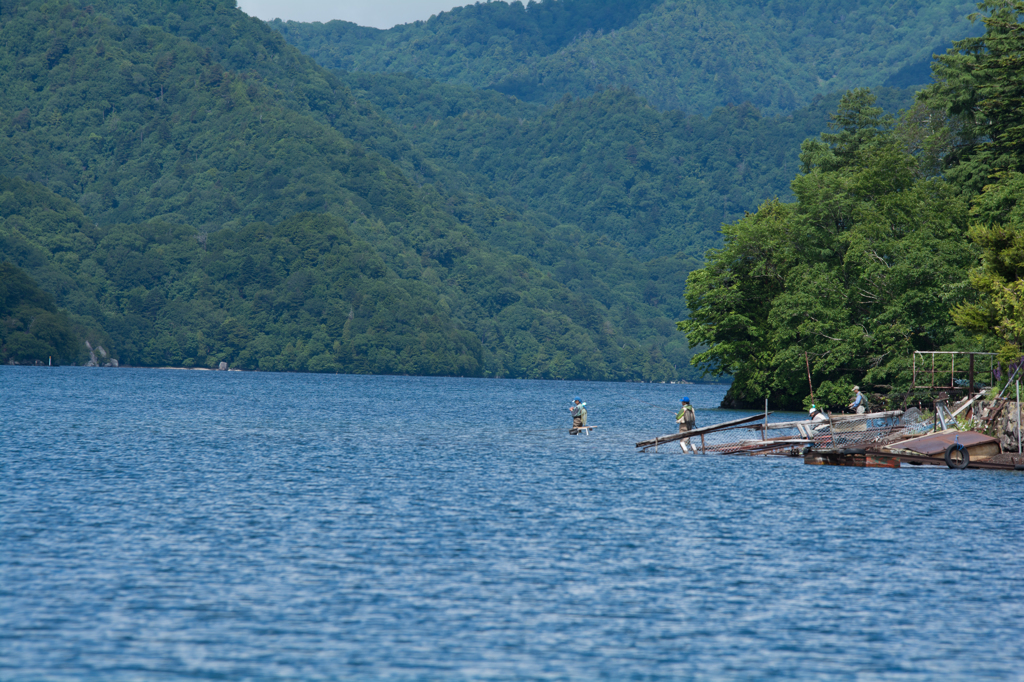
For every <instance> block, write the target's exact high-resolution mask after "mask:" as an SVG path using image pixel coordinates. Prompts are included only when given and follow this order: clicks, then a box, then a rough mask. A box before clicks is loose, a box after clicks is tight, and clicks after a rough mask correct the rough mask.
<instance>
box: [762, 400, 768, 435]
mask: <svg viewBox="0 0 1024 682" xmlns="http://www.w3.org/2000/svg"><path fill="white" fill-rule="evenodd" d="M766 438H768V398H765V399H764V426H763V427H761V440H765V439H766Z"/></svg>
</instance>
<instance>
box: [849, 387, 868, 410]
mask: <svg viewBox="0 0 1024 682" xmlns="http://www.w3.org/2000/svg"><path fill="white" fill-rule="evenodd" d="M849 407H850V409H851V410H853V411H854V412H856V413H857V414H864V413H865V412H867V408H868V401H867V399H866V398H865V397H864V394H863V393H861V392H860V386H854V387H853V400H852V401H851V402H850V405H849Z"/></svg>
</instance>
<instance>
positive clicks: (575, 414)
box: [569, 396, 587, 436]
mask: <svg viewBox="0 0 1024 682" xmlns="http://www.w3.org/2000/svg"><path fill="white" fill-rule="evenodd" d="M569 413H570V414H571V415H572V428H571V429H570V430H569V433H570V434H571V435H573V436H575V435H576V434H578V433H579V432H580V428H581V427H584V426H586V425H587V404H586V403H585V402H582V401H581V400H580V398H579V396H576V397H575V398H573V400H572V406H571V407H570V408H569Z"/></svg>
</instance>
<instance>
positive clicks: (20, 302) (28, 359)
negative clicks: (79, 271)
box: [0, 261, 85, 365]
mask: <svg viewBox="0 0 1024 682" xmlns="http://www.w3.org/2000/svg"><path fill="white" fill-rule="evenodd" d="M81 331H82V330H81V329H80V328H76V325H75V324H74V322H73V321H72V320H71V319H70V318H69V317H68V316H67V315H66V314H65V313H63V312H62V311H59V310H57V306H56V305H55V303H54V300H53V297H52V296H50V295H49V294H47V293H46V292H45V291H43V290H42V289H40V288H39V285H38V284H36V282H34V281H33V280H32V278H31V277H29V276H28V275H27V274H26V273H25V272H24V271H23V270H21V269H20V268H18V267H16V266H15V265H13V264H11V263H10V262H8V261H2V262H0V362H3V363H6V362H16V363H19V364H32V363H39V364H44V365H45V364H50V363H51V361H52V364H58V365H59V364H62V363H73V362H75V361H77V360H78V359H80V358H81V357H82V355H83V353H84V350H85V346H84V343H83V339H82V337H81Z"/></svg>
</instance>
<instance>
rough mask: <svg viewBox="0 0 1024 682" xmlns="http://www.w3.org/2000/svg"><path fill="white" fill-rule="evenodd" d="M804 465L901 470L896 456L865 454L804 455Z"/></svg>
mask: <svg viewBox="0 0 1024 682" xmlns="http://www.w3.org/2000/svg"><path fill="white" fill-rule="evenodd" d="M804 464H825V465H828V466H835V467H868V468H879V469H899V468H900V458H899V457H898V456H895V455H879V454H873V453H872V454H868V453H866V452H864V453H856V452H850V453H820V452H811V453H808V454H806V455H804Z"/></svg>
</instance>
